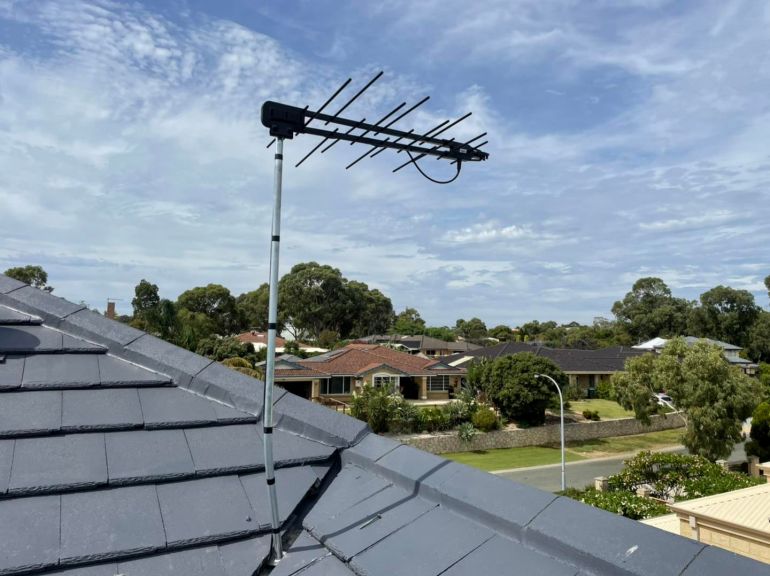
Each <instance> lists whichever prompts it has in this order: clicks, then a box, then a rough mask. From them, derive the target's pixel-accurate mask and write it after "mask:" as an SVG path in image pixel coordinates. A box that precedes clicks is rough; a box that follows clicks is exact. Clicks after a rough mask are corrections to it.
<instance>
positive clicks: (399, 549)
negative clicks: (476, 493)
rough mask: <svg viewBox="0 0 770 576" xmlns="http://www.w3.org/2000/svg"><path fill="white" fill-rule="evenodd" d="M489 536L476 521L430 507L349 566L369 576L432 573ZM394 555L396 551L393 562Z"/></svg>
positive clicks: (435, 573) (423, 575) (444, 567)
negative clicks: (396, 559)
mask: <svg viewBox="0 0 770 576" xmlns="http://www.w3.org/2000/svg"><path fill="white" fill-rule="evenodd" d="M492 536H494V532H492V531H491V530H489V529H488V528H485V527H483V526H481V525H480V524H475V523H472V522H468V521H467V520H464V519H463V518H462V517H460V516H456V515H454V514H452V513H450V512H447V511H446V510H443V509H442V508H434V509H433V510H431V511H430V512H428V513H427V514H424V515H422V516H420V517H419V518H417V519H416V520H415V521H414V522H412V523H411V524H407V525H406V526H405V527H404V528H402V529H400V530H398V531H397V532H395V533H394V534H391V535H390V536H388V537H387V538H385V539H384V540H381V541H380V542H378V543H377V544H375V545H374V546H372V547H371V548H369V549H367V550H365V551H364V552H362V553H361V554H359V555H357V556H355V557H354V558H353V559H352V560H351V562H350V565H351V567H352V568H354V569H355V570H358V571H360V572H363V573H364V574H367V575H369V576H378V575H382V576H386V575H387V576H397V575H399V574H404V575H406V574H409V575H412V574H420V575H421V576H434V575H438V574H440V573H441V572H443V571H444V570H446V569H447V568H449V567H450V566H452V565H453V564H455V563H456V562H457V561H458V560H460V559H461V558H463V557H464V556H465V555H467V554H468V553H470V552H471V551H473V550H474V549H476V548H477V547H478V546H480V545H481V544H482V543H483V542H485V541H486V540H489V539H490V538H491V537H492ZM394 554H398V561H397V562H394Z"/></svg>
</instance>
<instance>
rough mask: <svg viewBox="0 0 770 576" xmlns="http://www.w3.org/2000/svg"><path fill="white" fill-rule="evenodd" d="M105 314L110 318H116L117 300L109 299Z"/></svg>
mask: <svg viewBox="0 0 770 576" xmlns="http://www.w3.org/2000/svg"><path fill="white" fill-rule="evenodd" d="M105 316H107V318H109V319H110V320H115V302H111V301H109V300H107V312H106V314H105Z"/></svg>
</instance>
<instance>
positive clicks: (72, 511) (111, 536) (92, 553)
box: [61, 486, 166, 565]
mask: <svg viewBox="0 0 770 576" xmlns="http://www.w3.org/2000/svg"><path fill="white" fill-rule="evenodd" d="M165 545H166V538H165V534H164V530H163V521H162V519H161V515H160V509H159V507H158V497H157V494H156V492H155V486H129V487H126V488H115V489H112V490H96V491H92V492H76V493H73V494H63V495H62V496H61V564H62V565H64V564H65V563H68V562H75V561H77V562H86V561H97V560H109V559H112V558H115V557H118V556H122V555H127V554H138V553H144V552H153V551H155V550H159V549H161V548H164V547H165Z"/></svg>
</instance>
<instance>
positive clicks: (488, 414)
mask: <svg viewBox="0 0 770 576" xmlns="http://www.w3.org/2000/svg"><path fill="white" fill-rule="evenodd" d="M471 422H473V426H475V427H476V428H478V429H479V430H481V431H482V432H489V431H490V430H496V429H497V428H498V426H499V424H500V422H499V421H498V419H497V415H496V414H495V412H494V410H492V409H491V408H484V407H481V408H478V409H477V410H476V411H475V412H474V413H473V418H471Z"/></svg>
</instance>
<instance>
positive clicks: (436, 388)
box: [428, 375, 452, 392]
mask: <svg viewBox="0 0 770 576" xmlns="http://www.w3.org/2000/svg"><path fill="white" fill-rule="evenodd" d="M451 387H452V386H451V385H450V384H449V376H446V375H443V376H430V377H428V391H429V392H446V391H448V390H449V389H451Z"/></svg>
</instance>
